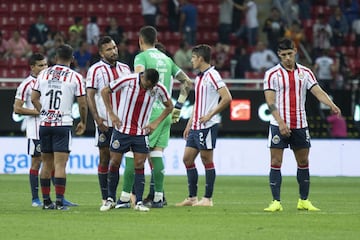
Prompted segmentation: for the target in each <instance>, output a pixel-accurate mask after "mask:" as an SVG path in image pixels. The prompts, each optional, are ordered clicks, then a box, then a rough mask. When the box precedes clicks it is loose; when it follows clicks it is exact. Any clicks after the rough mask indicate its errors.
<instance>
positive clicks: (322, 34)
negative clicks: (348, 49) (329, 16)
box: [313, 14, 332, 57]
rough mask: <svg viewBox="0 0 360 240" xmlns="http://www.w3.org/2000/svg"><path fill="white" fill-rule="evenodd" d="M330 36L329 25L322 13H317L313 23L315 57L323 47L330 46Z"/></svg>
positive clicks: (327, 47)
mask: <svg viewBox="0 0 360 240" xmlns="http://www.w3.org/2000/svg"><path fill="white" fill-rule="evenodd" d="M331 38H332V30H331V26H330V24H328V22H327V21H326V19H325V16H324V14H319V15H318V16H317V19H316V21H315V24H314V25H313V47H314V51H315V57H317V56H318V55H319V53H321V52H322V50H323V49H329V48H330V47H331V43H330V40H331Z"/></svg>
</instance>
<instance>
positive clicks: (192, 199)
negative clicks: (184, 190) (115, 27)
mask: <svg viewBox="0 0 360 240" xmlns="http://www.w3.org/2000/svg"><path fill="white" fill-rule="evenodd" d="M197 202H198V198H197V197H188V198H185V200H184V201H182V202H180V203H177V204H175V206H177V207H185V206H193V205H194V204H196V203H197Z"/></svg>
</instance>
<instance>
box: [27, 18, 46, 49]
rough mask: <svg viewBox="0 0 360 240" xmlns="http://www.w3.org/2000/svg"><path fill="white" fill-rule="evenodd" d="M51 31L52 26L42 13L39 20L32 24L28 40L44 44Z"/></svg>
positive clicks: (31, 42)
mask: <svg viewBox="0 0 360 240" xmlns="http://www.w3.org/2000/svg"><path fill="white" fill-rule="evenodd" d="M49 32H50V28H49V26H48V25H47V24H46V23H45V21H44V16H43V15H41V14H40V15H39V16H38V18H37V22H36V23H34V24H32V25H30V28H29V31H28V41H29V43H30V44H43V43H44V42H46V40H47V37H48V33H49Z"/></svg>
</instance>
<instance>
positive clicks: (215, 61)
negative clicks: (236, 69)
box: [211, 43, 230, 71]
mask: <svg viewBox="0 0 360 240" xmlns="http://www.w3.org/2000/svg"><path fill="white" fill-rule="evenodd" d="M214 50H215V51H214V52H213V55H212V57H211V59H212V65H213V66H215V68H216V69H217V70H220V71H224V70H230V55H229V51H230V47H229V46H228V45H225V44H221V43H217V44H216V46H215V49H214Z"/></svg>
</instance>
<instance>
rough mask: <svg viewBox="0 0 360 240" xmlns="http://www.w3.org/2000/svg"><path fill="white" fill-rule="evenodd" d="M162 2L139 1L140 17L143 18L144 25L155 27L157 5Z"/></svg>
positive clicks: (151, 0)
mask: <svg viewBox="0 0 360 240" xmlns="http://www.w3.org/2000/svg"><path fill="white" fill-rule="evenodd" d="M161 2H162V0H141V8H142V15H143V17H144V25H149V26H153V27H156V18H157V14H158V6H157V5H158V4H160V3H161Z"/></svg>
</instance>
